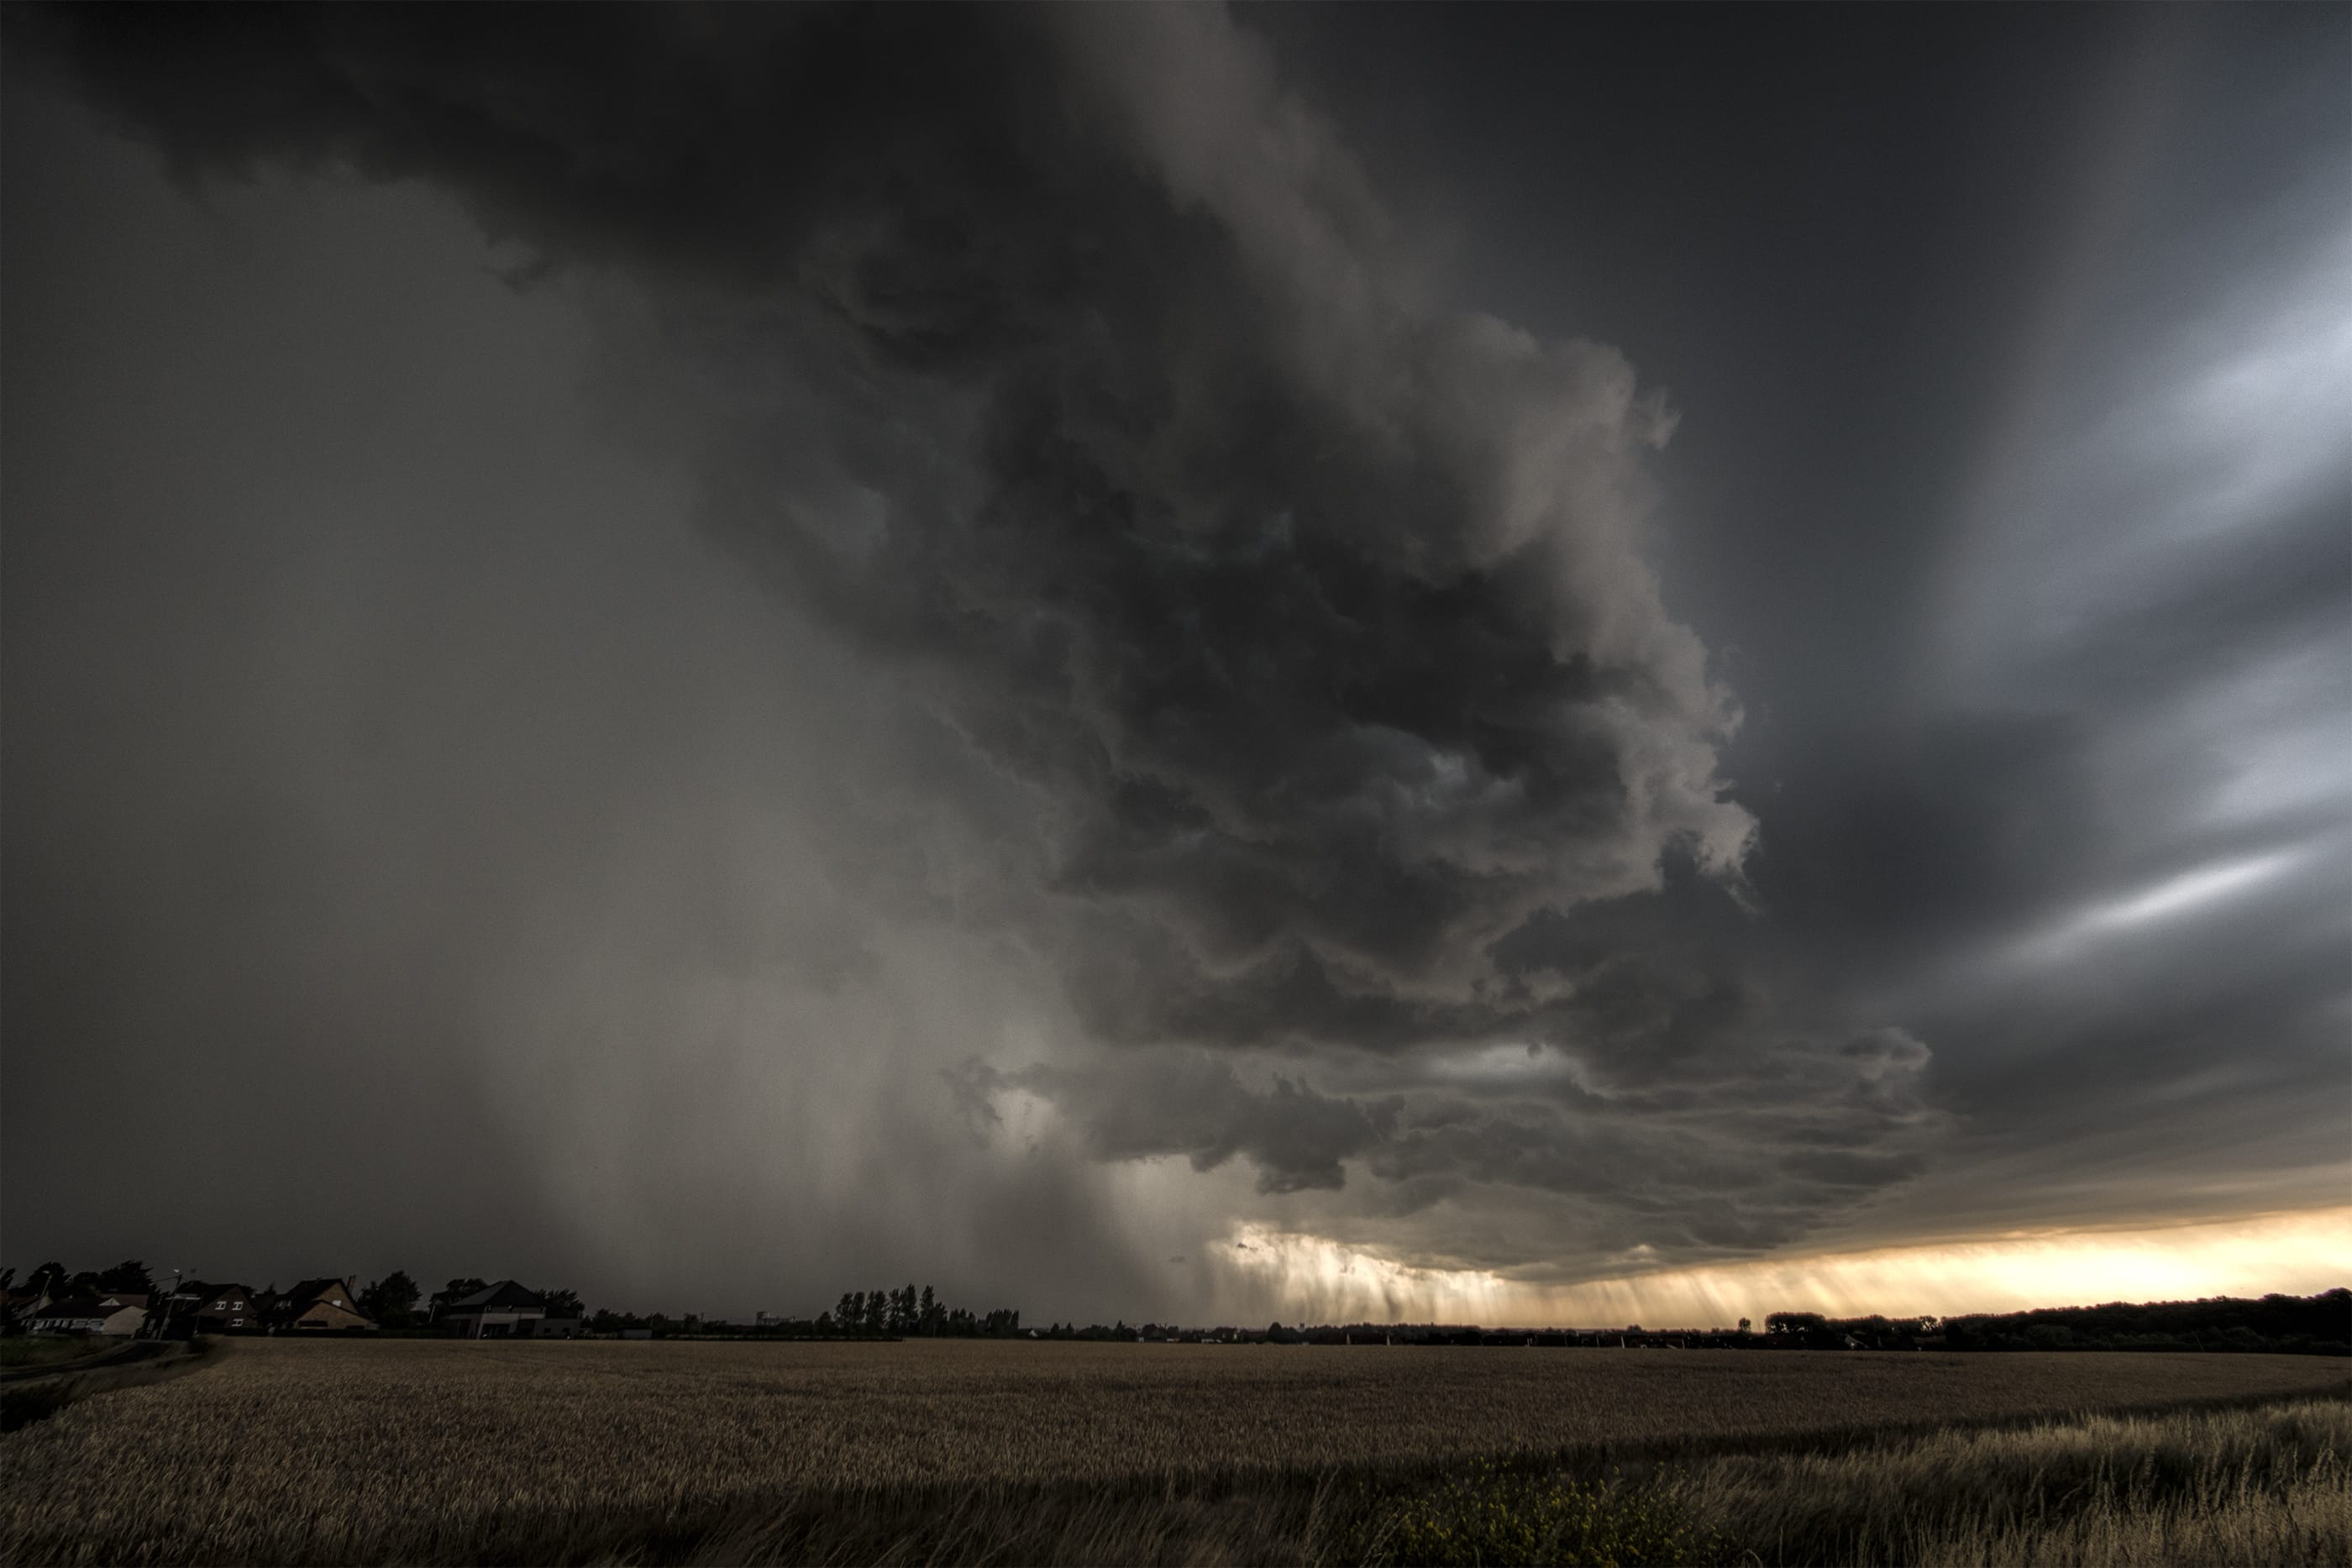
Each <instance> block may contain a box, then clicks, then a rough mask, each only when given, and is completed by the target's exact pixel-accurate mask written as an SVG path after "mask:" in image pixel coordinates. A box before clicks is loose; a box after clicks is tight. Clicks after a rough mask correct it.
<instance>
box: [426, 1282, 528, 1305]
mask: <svg viewBox="0 0 2352 1568" xmlns="http://www.w3.org/2000/svg"><path fill="white" fill-rule="evenodd" d="M441 1310H442V1311H443V1312H531V1311H533V1310H537V1311H539V1312H545V1311H546V1310H547V1298H546V1297H545V1296H542V1295H541V1294H539V1292H537V1291H527V1290H525V1289H524V1288H523V1287H522V1286H520V1285H518V1284H516V1283H515V1282H514V1281H512V1280H500V1281H499V1282H498V1283H497V1284H495V1285H492V1286H490V1287H489V1288H488V1289H487V1290H481V1291H475V1292H474V1293H473V1294H472V1295H470V1296H460V1297H459V1298H458V1299H457V1300H456V1301H451V1302H450V1303H449V1304H448V1305H446V1306H445V1307H443V1308H442V1309H441Z"/></svg>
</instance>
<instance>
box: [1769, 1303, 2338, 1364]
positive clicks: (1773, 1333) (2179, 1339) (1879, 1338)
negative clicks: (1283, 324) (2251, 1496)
mask: <svg viewBox="0 0 2352 1568" xmlns="http://www.w3.org/2000/svg"><path fill="white" fill-rule="evenodd" d="M1764 1323H1765V1331H1766V1338H1767V1340H1768V1341H1772V1342H1778V1343H1784V1344H1787V1345H1790V1346H1791V1347H1793V1348H1797V1349H1804V1350H1839V1349H1853V1348H1859V1349H1864V1350H1911V1349H1915V1348H1916V1349H1933V1350H1963V1351H2006V1350H2189V1351H2265V1352H2269V1353H2271V1354H2287V1355H2346V1354H2352V1290H2335V1291H2322V1292H2321V1293H2320V1294H2318V1295H2315V1296H2283V1295H2268V1296H2263V1297H2262V1298H2261V1299H2259V1300H2245V1299H2242V1298H2239V1297H2234V1296H2209V1297H2206V1298H2204V1299H2203V1300H2200V1301H2108V1302H2105V1304H2103V1305H2100V1306H2095V1307H2036V1308H2034V1309H2032V1311H2030V1312H1997V1313H1996V1312H1970V1313H1965V1314H1962V1315H1960V1316H1958V1317H1949V1318H1941V1319H1937V1318H1892V1319H1890V1318H1879V1317H1870V1318H1827V1317H1823V1316H1822V1314H1821V1313H1819V1312H1774V1313H1773V1314H1772V1315H1771V1316H1769V1317H1768V1318H1766V1319H1765V1320H1764Z"/></svg>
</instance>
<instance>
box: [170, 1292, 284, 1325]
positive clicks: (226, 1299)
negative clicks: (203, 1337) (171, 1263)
mask: <svg viewBox="0 0 2352 1568" xmlns="http://www.w3.org/2000/svg"><path fill="white" fill-rule="evenodd" d="M262 1326H263V1324H262V1315H261V1308H260V1306H259V1305H258V1304H257V1302H256V1301H255V1300H254V1294H253V1291H251V1290H250V1289H249V1288H247V1287H246V1286H244V1285H234V1284H208V1283H206V1282H205V1281H202V1280H190V1281H186V1282H185V1283H184V1284H183V1285H181V1287H180V1288H179V1289H178V1290H176V1291H173V1292H172V1294H171V1296H170V1298H169V1299H167V1300H166V1301H164V1303H163V1328H164V1332H165V1333H171V1334H199V1333H260V1332H261V1329H262Z"/></svg>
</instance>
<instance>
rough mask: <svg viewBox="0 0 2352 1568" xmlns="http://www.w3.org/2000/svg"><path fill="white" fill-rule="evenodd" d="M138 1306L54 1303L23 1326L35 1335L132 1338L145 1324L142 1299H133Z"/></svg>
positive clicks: (118, 1303) (93, 1302)
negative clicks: (76, 1334) (81, 1334)
mask: <svg viewBox="0 0 2352 1568" xmlns="http://www.w3.org/2000/svg"><path fill="white" fill-rule="evenodd" d="M131 1300H133V1301H136V1302H137V1303H138V1304H137V1305H135V1306H134V1305H125V1304H124V1303H123V1301H120V1300H117V1301H114V1302H113V1303H112V1304H111V1305H105V1304H101V1303H100V1302H99V1301H57V1302H53V1303H51V1304H50V1305H48V1306H47V1307H44V1308H42V1309H41V1310H40V1311H39V1312H35V1313H34V1314H33V1317H32V1321H31V1322H29V1323H28V1324H26V1327H28V1328H30V1329H31V1330H32V1331H33V1332H34V1333H102V1334H122V1335H126V1336H127V1335H130V1334H135V1333H138V1332H139V1329H140V1325H142V1323H144V1322H146V1321H147V1304H146V1299H145V1298H144V1297H139V1296H134V1297H132V1298H131Z"/></svg>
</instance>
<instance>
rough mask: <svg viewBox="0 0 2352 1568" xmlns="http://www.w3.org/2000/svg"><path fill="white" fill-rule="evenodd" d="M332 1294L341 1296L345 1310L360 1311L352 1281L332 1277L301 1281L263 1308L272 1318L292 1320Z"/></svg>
mask: <svg viewBox="0 0 2352 1568" xmlns="http://www.w3.org/2000/svg"><path fill="white" fill-rule="evenodd" d="M330 1296H337V1297H341V1300H342V1305H343V1310H344V1311H345V1312H353V1313H358V1312H359V1311H360V1299H359V1296H358V1294H357V1293H356V1292H354V1291H352V1282H351V1281H349V1280H337V1279H332V1278H329V1279H323V1280H304V1281H300V1282H299V1283H298V1284H296V1285H295V1287H294V1288H293V1289H292V1290H290V1291H282V1292H280V1293H279V1294H278V1296H277V1297H275V1298H274V1299H269V1300H268V1305H267V1306H264V1307H262V1309H261V1310H262V1311H263V1312H264V1313H265V1314H266V1315H268V1317H270V1318H272V1319H275V1320H278V1321H282V1322H293V1321H294V1320H295V1319H297V1318H299V1317H300V1316H301V1315H302V1314H303V1313H304V1312H309V1311H310V1309H311V1308H312V1307H313V1306H316V1305H317V1304H318V1303H319V1302H320V1301H325V1300H326V1299H327V1298H328V1297H330ZM257 1304H258V1299H257ZM361 1315H362V1316H364V1315H365V1314H363V1313H362V1314H361Z"/></svg>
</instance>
